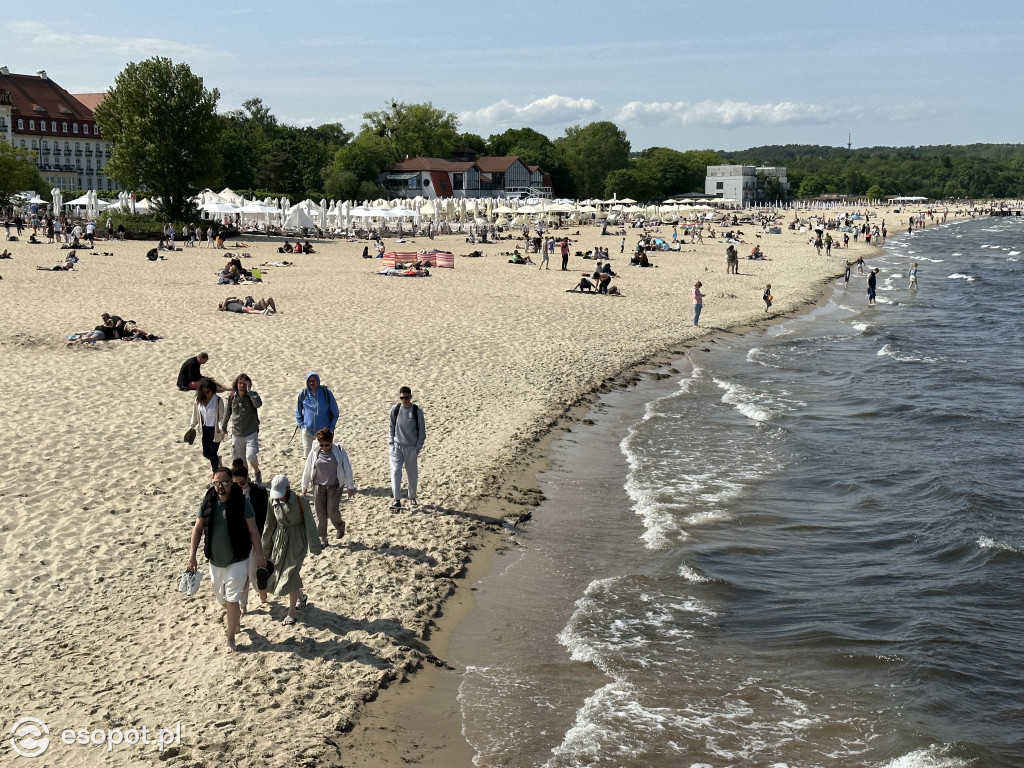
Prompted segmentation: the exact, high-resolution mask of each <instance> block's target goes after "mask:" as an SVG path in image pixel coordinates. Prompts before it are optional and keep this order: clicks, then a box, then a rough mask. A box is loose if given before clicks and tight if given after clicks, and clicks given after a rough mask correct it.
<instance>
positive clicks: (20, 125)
mask: <svg viewBox="0 0 1024 768" xmlns="http://www.w3.org/2000/svg"><path fill="white" fill-rule="evenodd" d="M18 130H19V131H23V130H25V121H24V120H22V119H21V118H20V117H19V118H18Z"/></svg>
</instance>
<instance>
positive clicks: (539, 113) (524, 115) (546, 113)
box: [459, 93, 601, 127]
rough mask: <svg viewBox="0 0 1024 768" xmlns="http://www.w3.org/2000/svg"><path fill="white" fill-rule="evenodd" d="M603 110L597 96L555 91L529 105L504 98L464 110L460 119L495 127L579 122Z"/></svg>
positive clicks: (473, 123) (471, 123) (466, 122)
mask: <svg viewBox="0 0 1024 768" xmlns="http://www.w3.org/2000/svg"><path fill="white" fill-rule="evenodd" d="M600 111H601V108H600V107H599V106H598V105H597V102H596V101H594V100H593V99H570V98H569V97H567V96H559V95H558V94H554V93H553V94H551V95H550V96H545V97H544V98H543V99H537V100H536V101H532V102H530V103H529V104H527V105H526V106H516V105H515V104H513V103H512V102H510V101H508V100H507V99H502V100H501V101H499V102H496V103H494V104H491V105H490V106H489V107H484V108H483V109H477V110H473V111H470V112H462V113H461V114H460V115H459V120H460V121H461V122H462V123H463V124H468V125H472V126H478V125H479V126H491V127H494V126H513V125H529V126H534V125H555V124H564V123H572V122H576V121H577V120H581V119H583V118H586V117H592V116H593V115H595V114H597V113H599V112H600Z"/></svg>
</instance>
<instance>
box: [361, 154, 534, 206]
mask: <svg viewBox="0 0 1024 768" xmlns="http://www.w3.org/2000/svg"><path fill="white" fill-rule="evenodd" d="M467 149H468V148H466V147H462V148H460V152H459V157H460V158H465V159H459V160H442V159H440V158H437V157H411V158H408V159H406V160H403V161H402V162H400V163H395V164H394V165H392V166H390V167H389V168H388V169H387V170H385V171H384V173H382V174H380V176H378V183H379V184H380V185H381V186H383V187H384V188H385V189H387V191H388V193H389V194H390V196H391V197H407V198H408V197H416V196H422V197H426V198H431V199H433V198H438V197H467V198H472V197H522V196H529V197H546V198H551V197H552V189H551V177H550V175H548V174H547V173H545V172H544V171H543V169H541V168H540V167H539V166H527V165H526V164H525V163H523V161H522V160H521V159H519V158H518V157H476V156H475V154H474V153H473V152H472V151H471V150H469V151H467Z"/></svg>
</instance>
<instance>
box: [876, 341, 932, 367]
mask: <svg viewBox="0 0 1024 768" xmlns="http://www.w3.org/2000/svg"><path fill="white" fill-rule="evenodd" d="M875 355H876V356H878V357H891V358H892V359H893V360H899V361H900V362H901V363H934V362H937V361H938V358H937V357H927V356H925V355H915V354H910V353H907V352H904V351H903V350H901V349H900V348H899V347H898V346H897V345H896V344H892V343H889V344H886V345H885V346H884V347H882V348H881V349H880V350H878V351H877V352H876V353H875Z"/></svg>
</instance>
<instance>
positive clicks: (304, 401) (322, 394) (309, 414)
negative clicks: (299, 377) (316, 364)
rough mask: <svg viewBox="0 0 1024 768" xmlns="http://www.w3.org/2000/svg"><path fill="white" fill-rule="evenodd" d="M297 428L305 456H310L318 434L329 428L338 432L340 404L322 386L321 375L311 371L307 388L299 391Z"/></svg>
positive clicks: (329, 391) (296, 417) (296, 406)
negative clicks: (300, 433) (299, 431)
mask: <svg viewBox="0 0 1024 768" xmlns="http://www.w3.org/2000/svg"><path fill="white" fill-rule="evenodd" d="M295 426H296V427H297V428H299V429H301V430H302V447H303V453H302V455H303V456H309V452H310V451H311V450H313V443H314V442H316V433H317V432H318V431H319V430H321V429H323V428H324V427H327V428H328V429H329V430H331V432H335V431H337V430H336V429H335V427H337V426H338V403H337V401H336V400H335V399H334V393H333V392H331V390H329V389H328V388H327V387H325V386H323V385H322V384H320V374H318V373H317V372H316V371H310V372H309V373H308V374H306V386H305V387H303V388H302V389H300V390H299V397H298V399H297V400H296V402H295Z"/></svg>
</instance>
